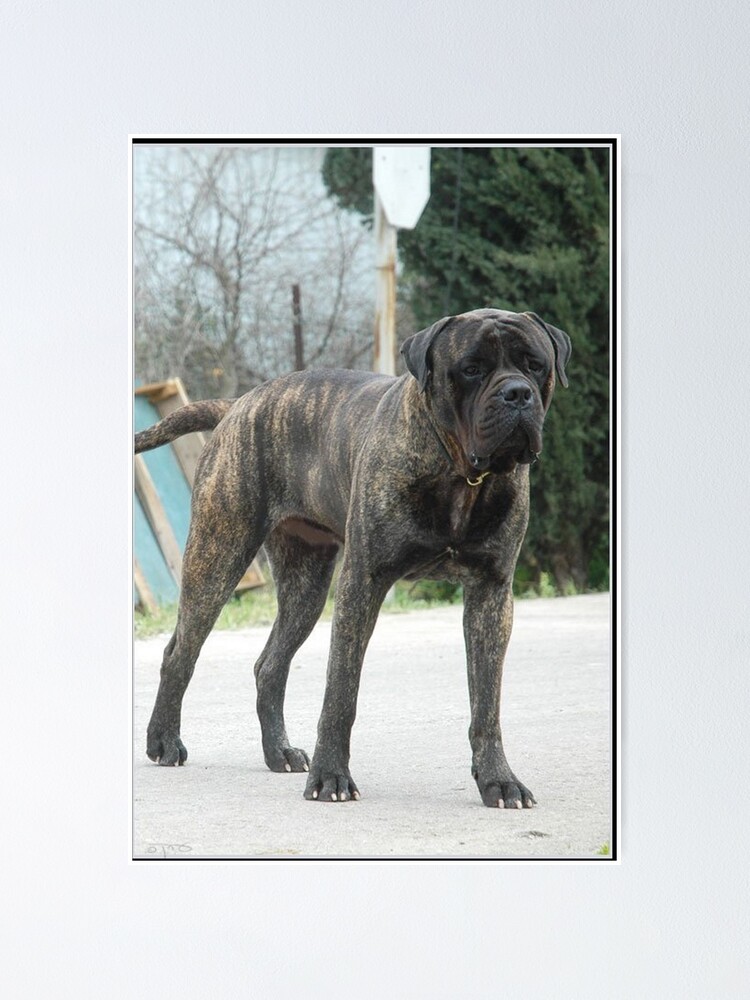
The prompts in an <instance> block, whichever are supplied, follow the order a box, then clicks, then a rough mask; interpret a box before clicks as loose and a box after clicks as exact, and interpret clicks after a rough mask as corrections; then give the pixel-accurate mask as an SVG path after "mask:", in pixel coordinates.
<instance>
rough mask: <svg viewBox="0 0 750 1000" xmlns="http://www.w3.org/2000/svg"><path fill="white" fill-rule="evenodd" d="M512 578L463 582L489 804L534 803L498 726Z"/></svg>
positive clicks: (478, 775) (476, 726) (476, 741)
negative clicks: (507, 753)
mask: <svg viewBox="0 0 750 1000" xmlns="http://www.w3.org/2000/svg"><path fill="white" fill-rule="evenodd" d="M511 587H512V585H511V578H510V577H508V578H501V579H499V580H498V579H497V578H496V577H489V576H488V577H485V576H482V577H479V578H475V579H472V580H471V581H469V582H467V584H466V586H465V588H464V638H465V640H466V660H467V668H468V675H469V701H470V704H471V725H470V727H469V742H470V743H471V749H472V767H471V773H472V774H473V776H474V779H475V781H476V783H477V786H478V787H479V794H480V795H481V797H482V802H483V803H484V804H485V805H486V806H490V807H495V808H497V807H499V808H501V809H502V808H518V809H520V808H522V807H524V808H531V806H533V805H534V803H535V801H536V800H535V799H534V796H533V795H532V794H531V792H530V791H529V789H528V788H526V786H525V785H522V784H521V782H520V781H519V780H518V779H517V778H516V776H515V775H514V774H513V771H511V769H510V765H509V764H508V761H507V759H506V757H505V751H504V749H503V738H502V733H501V729H500V688H501V686H502V680H503V663H504V660H505V652H506V650H507V648H508V641H509V639H510V633H511V629H512V627H513V594H512V589H511Z"/></svg>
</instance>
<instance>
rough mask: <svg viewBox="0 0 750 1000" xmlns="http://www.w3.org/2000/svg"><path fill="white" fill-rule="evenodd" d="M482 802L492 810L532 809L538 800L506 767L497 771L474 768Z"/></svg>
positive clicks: (473, 771)
mask: <svg viewBox="0 0 750 1000" xmlns="http://www.w3.org/2000/svg"><path fill="white" fill-rule="evenodd" d="M472 774H473V776H474V780H475V781H476V783H477V788H478V789H479V794H480V795H481V796H482V802H483V803H484V804H485V805H486V806H488V807H489V808H490V809H531V808H532V807H533V806H535V805H536V799H535V798H534V796H533V795H532V794H531V792H530V791H529V789H528V788H527V787H526V785H522V784H521V782H520V781H519V780H518V778H517V777H516V776H515V775H514V774H513V773H512V771H511V770H510V769H509V768H508V767H507V764H506V765H505V766H500V767H498V768H497V769H496V768H494V767H492V768H487V770H485V771H482V769H481V768H480V769H477V768H472Z"/></svg>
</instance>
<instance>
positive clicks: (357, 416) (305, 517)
mask: <svg viewBox="0 0 750 1000" xmlns="http://www.w3.org/2000/svg"><path fill="white" fill-rule="evenodd" d="M402 353H403V354H404V358H405V361H406V365H407V368H408V370H409V374H406V375H403V376H401V377H400V378H392V377H389V376H379V375H371V374H368V373H364V372H353V371H307V372H298V373H295V374H292V375H287V376H284V377H282V378H278V379H275V380H274V381H272V382H268V383H266V384H264V385H261V386H258V387H257V388H256V389H253V390H252V391H251V392H249V393H247V394H246V395H245V396H242V397H241V398H240V399H238V400H208V401H205V402H203V403H194V404H190V405H188V406H187V407H184V408H183V409H181V410H178V411H177V412H175V413H174V414H172V415H171V416H169V417H167V418H166V419H165V420H163V421H161V422H160V423H159V424H157V425H156V426H155V427H152V428H150V429H149V430H147V431H144V432H142V433H140V434H138V435H136V449H135V450H136V451H137V452H138V451H145V450H147V449H149V448H154V447H157V446H158V445H160V444H164V443H166V442H168V441H171V440H173V439H174V438H175V437H178V436H179V435H180V434H185V433H187V432H189V431H192V430H199V429H204V430H205V429H208V428H212V427H215V428H216V430H215V432H214V434H213V437H212V439H211V441H210V442H209V443H208V444H207V445H206V447H205V449H204V450H203V453H202V455H201V459H200V464H199V468H198V471H197V474H196V479H195V485H194V489H193V500H192V518H191V526H190V533H189V537H188V541H187V547H186V549H185V555H184V560H183V567H182V589H181V594H180V606H179V614H178V620H177V626H176V629H175V633H174V635H173V636H172V638H171V639H170V641H169V644H168V645H167V647H166V650H165V653H164V660H163V665H162V669H161V682H160V685H159V692H158V695H157V698H156V704H155V706H154V711H153V715H152V717H151V721H150V723H149V726H148V742H147V753H148V756H149V757H150V758H151V759H152V760H156V761H159V763H161V764H183V763H184V762H185V760H186V759H187V751H186V749H185V746H184V744H183V742H182V740H181V738H180V717H181V706H182V698H183V695H184V693H185V690H186V688H187V685H188V683H189V681H190V678H191V676H192V673H193V669H194V667H195V662H196V660H197V658H198V654H199V652H200V649H201V646H202V645H203V642H204V640H205V639H206V636H207V635H208V633H209V631H210V630H211V628H212V627H213V625H214V622H215V621H216V618H217V616H218V614H219V611H220V610H221V608H222V606H223V604H224V603H225V602H226V600H227V599H228V598H229V596H230V595H231V593H232V591H233V590H234V587H235V585H236V584H237V582H238V580H239V579H240V577H241V576H242V574H243V573H244V571H245V569H246V568H247V566H248V564H249V563H250V561H251V560H252V558H253V556H254V555H255V553H256V552H257V551H258V549H259V548H260V546H261V544H263V543H265V546H266V552H267V554H268V558H269V561H270V563H271V568H272V570H273V576H274V580H275V582H276V587H277V591H278V617H277V618H276V621H275V623H274V626H273V629H272V631H271V635H270V638H269V640H268V642H267V644H266V646H265V648H264V650H263V652H262V653H261V656H260V659H259V660H258V662H257V664H256V665H255V676H256V680H257V709H258V716H259V718H260V724H261V730H262V740H263V752H264V756H265V760H266V763H267V764H268V766H269V767H270V768H271V770H273V771H285V770H286V771H303V770H304V771H307V770H309V777H308V780H307V786H306V788H305V792H304V795H305V798H307V799H318V800H328V801H338V802H341V801H345V800H347V799H352V798H355V799H356V798H359V792H358V790H357V786H356V785H355V784H354V781H353V780H352V777H351V774H350V772H349V739H350V733H351V729H352V724H353V722H354V716H355V712H356V702H357V692H358V689H359V679H360V671H361V667H362V660H363V658H364V654H365V649H366V647H367V643H368V641H369V639H370V635H371V633H372V630H373V628H374V625H375V620H376V618H377V615H378V611H379V609H380V606H381V604H382V601H383V598H384V597H385V595H386V593H387V592H388V589H389V588H390V587H391V585H392V584H393V583H394V582H395V581H396V580H398V579H399V578H402V577H406V578H419V577H429V578H439V579H446V578H447V579H451V580H457V581H460V582H461V583H462V584H463V589H464V635H465V642H466V656H467V664H468V677H469V699H470V706H471V725H470V728H469V740H470V743H471V748H472V754H473V759H472V774H473V775H474V778H475V779H476V782H477V785H478V787H479V792H480V794H481V797H482V801H483V802H484V804H485V805H487V806H501V807H502V806H516V807H518V808H521V807H522V806H525V807H530V806H532V805H533V803H534V801H535V800H534V797H533V795H532V794H531V792H530V791H529V790H528V788H526V787H525V785H523V784H521V782H520V781H519V780H518V779H517V778H516V776H515V775H514V774H513V772H512V771H511V769H510V766H509V764H508V762H507V760H506V757H505V752H504V750H503V744H502V737H501V732H500V686H501V681H502V673H503V659H504V657H505V650H506V647H507V645H508V639H509V637H510V632H511V626H512V618H513V604H512V581H513V572H514V568H515V565H516V560H517V558H518V552H519V549H520V547H521V542H522V540H523V537H524V533H525V531H526V525H527V522H528V509H529V463H530V462H532V461H533V460H534V458H535V456H536V455H538V453H539V452H540V451H541V447H542V424H543V421H544V416H545V414H546V412H547V409H548V407H549V404H550V400H551V398H552V392H553V389H554V386H555V376H556V375H557V377H558V378H559V379H560V381H561V382H562V383H563V385H567V381H566V378H565V364H566V362H567V360H568V358H569V356H570V340H569V338H568V336H567V334H565V333H563V332H562V331H561V330H557V329H555V328H554V327H552V326H549V325H548V324H546V323H544V322H543V321H542V320H541V319H539V317H538V316H536V315H535V314H533V313H521V314H519V313H511V312H504V311H501V310H497V309H480V310H476V311H474V312H469V313H465V314H463V315H461V316H453V317H448V318H446V319H443V320H440V321H439V322H438V323H435V324H434V325H433V326H431V327H429V328H428V329H426V330H422V331H421V332H420V333H417V334H414V335H413V336H412V337H410V338H409V339H408V340H407V341H406V342H405V344H404V346H403V348H402ZM342 546H343V550H344V555H343V563H342V566H341V573H340V576H339V580H338V585H337V589H336V606H335V613H334V620H333V631H332V637H331V649H330V657H329V662H328V675H327V681H326V691H325V698H324V703H323V709H322V713H321V716H320V722H319V724H318V740H317V745H316V748H315V753H314V755H313V758H312V762H310V761H309V758H308V756H307V754H306V753H305V752H304V751H303V750H299V749H296V748H294V747H292V746H291V745H290V743H289V740H288V738H287V733H286V727H285V724H284V713H283V703H284V693H285V690H286V682H287V677H288V674H289V666H290V663H291V660H292V657H293V656H294V654H295V652H296V651H297V649H298V648H299V647H300V645H301V644H302V643H303V642H304V640H305V639H306V638H307V636H308V635H309V634H310V632H311V630H312V628H313V625H314V624H315V622H316V621H317V619H318V616H319V615H320V613H321V611H322V609H323V605H324V603H325V600H326V595H327V592H328V588H329V585H330V582H331V576H332V573H333V567H334V562H335V560H336V556H337V553H338V551H339V549H340V547H342Z"/></svg>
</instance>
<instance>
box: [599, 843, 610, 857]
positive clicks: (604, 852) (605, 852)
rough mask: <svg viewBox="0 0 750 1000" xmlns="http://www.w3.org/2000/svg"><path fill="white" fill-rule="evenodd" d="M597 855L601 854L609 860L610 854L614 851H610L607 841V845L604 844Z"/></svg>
mask: <svg viewBox="0 0 750 1000" xmlns="http://www.w3.org/2000/svg"><path fill="white" fill-rule="evenodd" d="M596 853H597V854H601V855H602V856H603V857H605V858H608V857H609V856H610V854H611V853H612V851H610V849H609V841H607V842H606V843H604V844H602V846H601V847H600V848H599V850H598V851H597V852H596Z"/></svg>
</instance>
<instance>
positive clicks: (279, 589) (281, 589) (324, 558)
mask: <svg viewBox="0 0 750 1000" xmlns="http://www.w3.org/2000/svg"><path fill="white" fill-rule="evenodd" d="M297 530H299V531H304V526H300V527H299V528H295V527H292V528H290V527H288V526H287V527H285V526H284V525H282V526H280V527H279V528H276V529H275V530H274V531H272V532H271V534H270V535H269V537H268V539H267V540H266V553H267V555H268V559H269V562H270V564H271V569H272V571H273V577H274V582H275V584H276V593H277V599H278V613H277V617H276V621H275V622H274V624H273V628H272V629H271V635H270V637H269V639H268V642H267V643H266V646H265V648H264V649H263V652H262V653H261V655H260V657H259V658H258V661H257V663H256V664H255V678H256V684H257V690H258V696H257V710H258V718H259V720H260V725H261V732H262V739H263V756H264V758H265V761H266V764H267V765H268V767H269V768H270V769H271V770H272V771H307V770H308V768H309V764H310V760H309V758H308V756H307V754H306V753H305V751H304V750H299V749H297V748H295V747H292V746H290V744H289V739H288V737H287V733H286V725H285V722H284V695H285V693H286V683H287V678H288V676H289V668H290V666H291V662H292V657H293V656H294V654H295V653H296V652H297V650H298V649H299V647H300V646H301V645H302V643H303V642H304V641H305V639H307V637H308V636H309V635H310V633H311V632H312V630H313V627H314V625H315V623H316V622H317V620H318V618H319V617H320V614H321V612H322V610H323V607H324V605H325V602H326V597H327V596H328V589H329V587H330V583H331V577H332V575H333V568H334V565H335V562H336V555H337V552H338V544H337V542H336V540H335V539H334V538H333V536H330V538H326V537H325V536H323V535H321V536H320V537H319V538H318V539H316V541H315V542H311V541H309V540H306V539H305V538H303V537H299V535H297V534H295V533H294V532H295V531H297ZM315 534H317V531H316V530H315V529H313V531H312V532H309V535H315Z"/></svg>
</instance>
